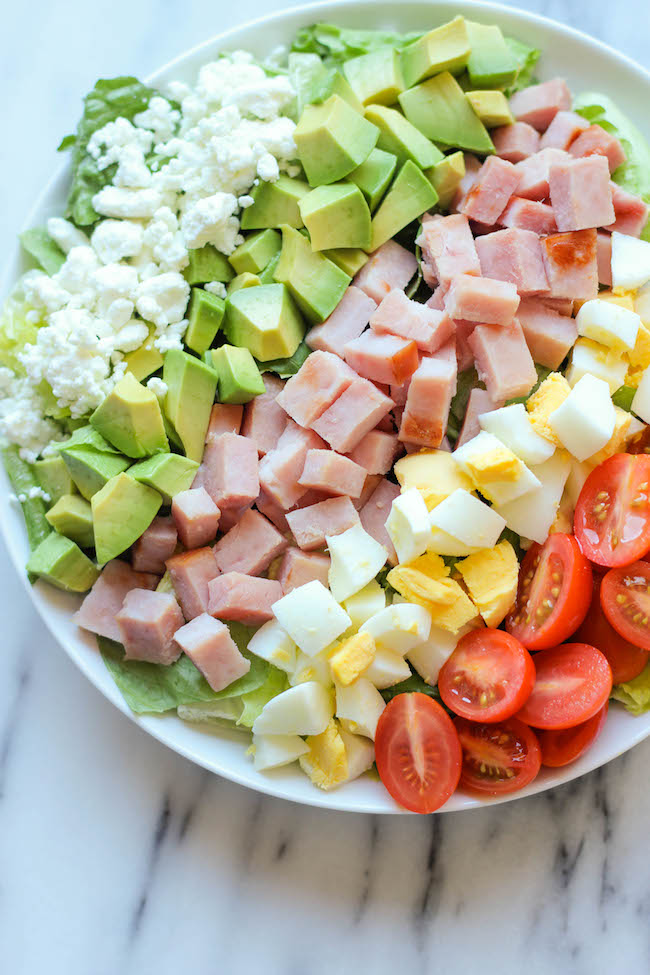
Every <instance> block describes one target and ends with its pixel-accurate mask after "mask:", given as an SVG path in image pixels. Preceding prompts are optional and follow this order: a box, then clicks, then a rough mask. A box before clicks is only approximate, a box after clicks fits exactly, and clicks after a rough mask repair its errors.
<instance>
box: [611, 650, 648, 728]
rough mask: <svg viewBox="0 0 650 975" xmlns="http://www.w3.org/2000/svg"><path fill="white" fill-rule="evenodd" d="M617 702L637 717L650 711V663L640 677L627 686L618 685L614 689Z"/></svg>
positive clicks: (613, 694) (628, 682)
mask: <svg viewBox="0 0 650 975" xmlns="http://www.w3.org/2000/svg"><path fill="white" fill-rule="evenodd" d="M612 697H613V698H614V700H615V701H620V702H621V704H624V705H625V707H626V708H627V710H628V711H629V712H630V713H631V714H634V715H636V716H637V717H638V716H639V715H640V714H645V712H646V711H650V663H648V664H646V666H645V668H644V669H643V670H642V671H641V673H640V674H639V676H638V677H635V678H634V680H630V681H627V682H626V683H625V684H616V685H615V686H614V687H613V688H612Z"/></svg>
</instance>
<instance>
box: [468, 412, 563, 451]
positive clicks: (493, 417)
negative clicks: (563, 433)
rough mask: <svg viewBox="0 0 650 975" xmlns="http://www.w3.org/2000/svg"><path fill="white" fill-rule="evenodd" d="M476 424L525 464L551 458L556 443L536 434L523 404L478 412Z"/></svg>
mask: <svg viewBox="0 0 650 975" xmlns="http://www.w3.org/2000/svg"><path fill="white" fill-rule="evenodd" d="M478 422H479V424H480V426H481V430H487V432H488V433H491V434H492V435H493V436H494V437H497V438H498V439H499V440H500V441H501V442H502V443H504V444H505V445H506V447H510V450H511V451H512V452H513V454H516V455H517V457H520V458H521V460H523V462H524V464H543V463H544V461H545V460H548V459H549V457H552V456H553V451H554V450H555V444H552V443H551V441H550V440H546V439H545V437H540V435H539V434H538V433H536V431H535V429H534V428H533V425H532V423H531V422H530V417H529V415H528V413H527V412H526V407H525V406H524V404H523V403H512V404H511V405H510V406H502V407H501V409H499V410H491V411H490V412H489V413H481V415H480V416H479V418H478Z"/></svg>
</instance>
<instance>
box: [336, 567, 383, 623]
mask: <svg viewBox="0 0 650 975" xmlns="http://www.w3.org/2000/svg"><path fill="white" fill-rule="evenodd" d="M385 608H386V591H385V590H384V589H382V587H381V586H380V585H379V583H378V582H377V580H376V579H373V580H372V582H369V583H368V585H367V586H364V587H363V589H360V590H359V592H355V593H354V595H352V596H349V597H348V598H347V599H344V600H343V609H344V610H345V612H346V613H347V614H348V616H349V617H350V619H351V620H352V626H353V628H354V629H355V630H358V629H359V627H360V626H363V624H364V623H365V622H366V620H369V619H370V617H371V616H374V615H375V613H379V612H381V610H382V609H385Z"/></svg>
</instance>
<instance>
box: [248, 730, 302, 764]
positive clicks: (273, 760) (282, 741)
mask: <svg viewBox="0 0 650 975" xmlns="http://www.w3.org/2000/svg"><path fill="white" fill-rule="evenodd" d="M253 748H254V749H255V751H254V754H253V764H254V766H255V768H256V770H257V771H258V772H264V771H266V770H267V769H271V768H280V766H281V765H289V764H290V763H291V762H295V761H296V759H297V758H300V756H301V755H304V754H305V753H306V752H308V751H309V746H308V745H306V744H305V742H304V741H303V740H302V738H300V737H299V736H298V735H253Z"/></svg>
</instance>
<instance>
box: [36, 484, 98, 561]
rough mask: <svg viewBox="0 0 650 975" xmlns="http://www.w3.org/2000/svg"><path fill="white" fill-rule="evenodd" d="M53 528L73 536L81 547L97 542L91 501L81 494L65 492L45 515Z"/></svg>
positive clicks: (67, 536)
mask: <svg viewBox="0 0 650 975" xmlns="http://www.w3.org/2000/svg"><path fill="white" fill-rule="evenodd" d="M45 517H46V518H47V520H48V521H49V523H50V525H51V526H52V528H54V530H55V531H57V532H58V533H59V534H60V535H65V536H66V538H71V539H72V541H73V542H76V543H77V545H78V546H79V547H80V548H92V547H93V545H94V544H95V535H94V533H93V513H92V508H91V506H90V502H89V501H86V499H85V498H82V497H81V496H80V495H79V494H64V495H62V497H60V498H59V500H58V501H57V502H56V504H55V505H54V506H53V507H52V508H50V510H49V511H48V512H47V514H46V515H45Z"/></svg>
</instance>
